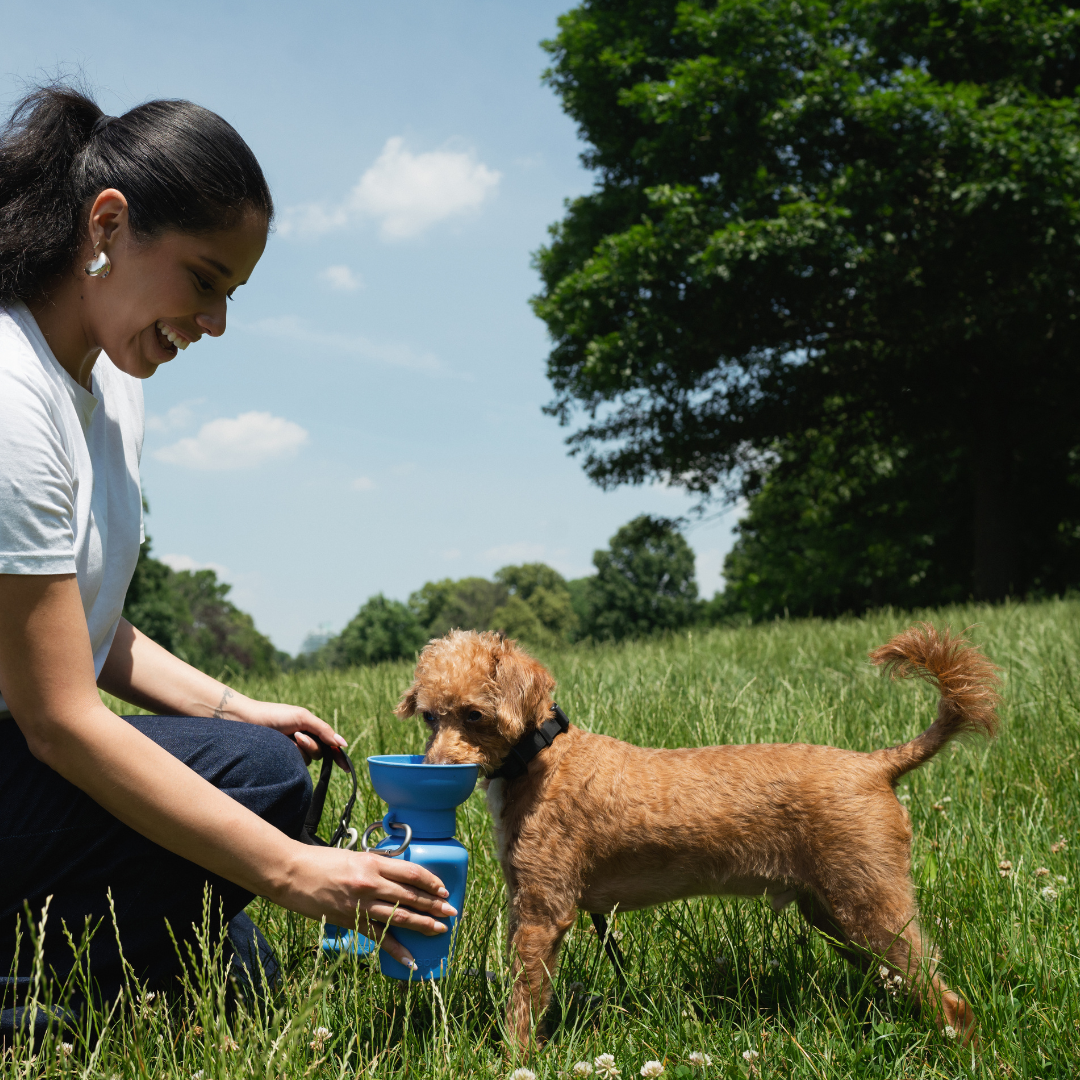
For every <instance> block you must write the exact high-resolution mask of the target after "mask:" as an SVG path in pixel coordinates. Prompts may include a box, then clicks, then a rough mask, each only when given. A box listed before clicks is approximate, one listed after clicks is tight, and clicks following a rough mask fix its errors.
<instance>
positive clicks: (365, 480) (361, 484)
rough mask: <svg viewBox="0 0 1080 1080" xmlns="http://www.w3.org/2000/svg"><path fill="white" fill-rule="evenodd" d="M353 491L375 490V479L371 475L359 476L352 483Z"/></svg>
mask: <svg viewBox="0 0 1080 1080" xmlns="http://www.w3.org/2000/svg"><path fill="white" fill-rule="evenodd" d="M349 487H351V488H352V489H353V491H374V490H375V481H374V480H372V479H371V477H370V476H358V477H357V478H356V479H355V480H354V481H353V482H352V483H351V484H350V485H349Z"/></svg>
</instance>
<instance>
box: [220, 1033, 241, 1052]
mask: <svg viewBox="0 0 1080 1080" xmlns="http://www.w3.org/2000/svg"><path fill="white" fill-rule="evenodd" d="M221 1049H222V1050H239V1049H240V1044H239V1043H238V1042H237V1041H236V1040H235V1039H234V1038H233V1037H232V1036H231V1035H226V1036H225V1038H224V1039H222V1040H221Z"/></svg>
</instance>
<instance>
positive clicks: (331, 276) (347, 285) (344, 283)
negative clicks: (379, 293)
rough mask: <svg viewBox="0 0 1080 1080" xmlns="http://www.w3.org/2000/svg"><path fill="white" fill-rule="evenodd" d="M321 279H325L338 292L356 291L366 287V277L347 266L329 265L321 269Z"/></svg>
mask: <svg viewBox="0 0 1080 1080" xmlns="http://www.w3.org/2000/svg"><path fill="white" fill-rule="evenodd" d="M319 280H320V281H325V282H326V283H327V285H329V286H330V288H331V289H336V290H337V291H338V292H356V290H357V289H362V288H363V287H364V279H363V278H362V277H361V276H360V275H359V274H354V273H353V272H352V271H351V270H350V269H349V268H348V267H347V266H328V267H327V268H326V269H325V270H320V271H319Z"/></svg>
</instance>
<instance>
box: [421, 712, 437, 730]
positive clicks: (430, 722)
mask: <svg viewBox="0 0 1080 1080" xmlns="http://www.w3.org/2000/svg"><path fill="white" fill-rule="evenodd" d="M423 715H424V723H425V724H427V726H428V727H435V724H436V722H437V721H436V720H435V714H434V713H429V712H426V713H424V714H423Z"/></svg>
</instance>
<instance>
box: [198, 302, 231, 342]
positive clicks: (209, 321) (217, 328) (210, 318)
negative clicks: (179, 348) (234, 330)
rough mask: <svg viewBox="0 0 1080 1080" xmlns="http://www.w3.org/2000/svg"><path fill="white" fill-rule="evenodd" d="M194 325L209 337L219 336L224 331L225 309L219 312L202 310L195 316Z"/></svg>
mask: <svg viewBox="0 0 1080 1080" xmlns="http://www.w3.org/2000/svg"><path fill="white" fill-rule="evenodd" d="M195 325H196V326H197V327H198V328H199V329H200V330H202V331H204V332H205V333H207V334H209V335H210V336H211V337H221V335H222V334H224V333H225V309H224V308H222V309H221V311H220V312H213V313H210V312H205V311H204V312H203V313H202V314H201V315H196V316H195Z"/></svg>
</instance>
